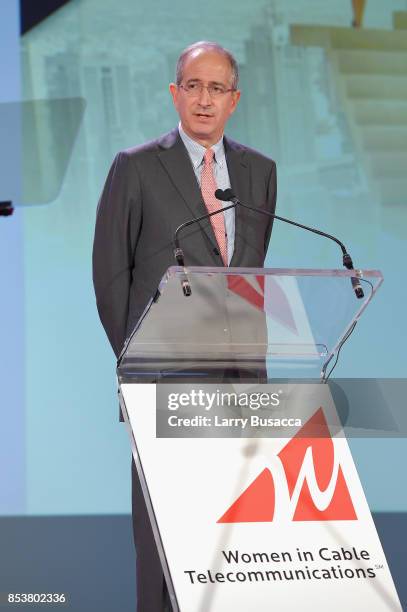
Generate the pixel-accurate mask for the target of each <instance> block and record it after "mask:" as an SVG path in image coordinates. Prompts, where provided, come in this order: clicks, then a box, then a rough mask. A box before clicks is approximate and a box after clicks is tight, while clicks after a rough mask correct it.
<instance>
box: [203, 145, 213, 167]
mask: <svg viewBox="0 0 407 612" xmlns="http://www.w3.org/2000/svg"><path fill="white" fill-rule="evenodd" d="M214 155H215V152H214V150H213V149H206V151H205V155H204V163H205V164H211V163H212V160H213V156H214Z"/></svg>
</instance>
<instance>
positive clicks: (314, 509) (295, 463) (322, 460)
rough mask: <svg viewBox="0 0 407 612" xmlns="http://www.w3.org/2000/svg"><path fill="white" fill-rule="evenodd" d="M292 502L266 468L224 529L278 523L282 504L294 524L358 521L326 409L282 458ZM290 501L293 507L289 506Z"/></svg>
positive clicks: (233, 509) (222, 520)
mask: <svg viewBox="0 0 407 612" xmlns="http://www.w3.org/2000/svg"><path fill="white" fill-rule="evenodd" d="M278 459H279V462H280V465H281V467H282V470H283V474H284V478H283V481H284V486H285V487H286V492H287V493H288V496H285V497H284V499H283V500H281V499H280V496H279V495H278V492H277V487H276V486H275V478H274V477H273V473H272V470H270V469H269V468H265V469H264V470H263V471H262V472H261V473H260V474H259V475H258V476H257V478H255V480H254V481H253V482H252V483H251V484H250V485H249V486H248V487H247V488H246V489H245V490H244V491H243V493H242V494H241V495H240V496H239V497H238V498H237V499H236V500H235V501H234V502H233V504H232V505H231V506H230V507H229V508H228V510H227V511H226V512H225V513H224V514H223V515H222V516H221V517H220V519H219V520H218V521H217V522H218V523H254V522H257V523H265V522H272V521H273V520H274V517H275V514H276V508H277V505H278V504H281V503H284V504H286V503H287V506H288V507H285V508H284V514H285V515H286V516H289V517H290V520H291V521H355V520H357V516H356V512H355V509H354V506H353V502H352V499H351V495H350V492H349V489H348V486H347V483H346V480H345V477H344V474H343V471H342V468H341V465H340V461H339V459H338V456H337V454H336V453H335V446H334V443H333V440H332V438H331V435H330V431H329V428H328V425H327V422H326V419H325V416H324V412H323V410H322V408H320V409H319V410H317V411H316V412H315V414H314V415H313V416H312V417H311V418H310V419H309V420H308V421H307V422H306V423H305V425H304V426H303V427H302V428H301V429H300V430H299V431H298V433H297V434H296V435H295V436H294V437H293V438H292V439H291V440H290V441H289V442H288V443H287V444H286V445H285V446H284V447H283V448H282V450H281V451H280V452H279V453H278ZM287 499H288V502H286V500H287Z"/></svg>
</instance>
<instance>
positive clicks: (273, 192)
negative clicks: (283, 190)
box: [264, 162, 277, 254]
mask: <svg viewBox="0 0 407 612" xmlns="http://www.w3.org/2000/svg"><path fill="white" fill-rule="evenodd" d="M276 200H277V169H276V164H275V163H274V162H273V163H272V166H271V171H270V175H269V179H268V187H267V210H268V212H271V213H273V214H274V213H275V212H276ZM273 221H274V219H270V220H269V222H268V225H267V230H266V234H265V237H264V253H265V254H266V253H267V249H268V245H269V242H270V236H271V230H272V229H273Z"/></svg>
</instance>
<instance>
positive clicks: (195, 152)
mask: <svg viewBox="0 0 407 612" xmlns="http://www.w3.org/2000/svg"><path fill="white" fill-rule="evenodd" d="M178 131H179V135H180V136H181V139H182V142H183V143H184V145H185V147H186V149H187V151H188V153H189V157H190V158H191V161H192V165H193V166H194V168H195V170H196V169H197V168H198V167H199V166H200V165H201V164H202V162H203V157H204V155H205V151H206V149H205V147H204V146H202V145H201V144H199V142H196V140H194V139H193V138H191V137H190V136H188V134H187V133H186V132H185V130H184V129H183V128H182V125H181V122H179V124H178ZM211 149H212V150H213V152H214V154H215V155H214V160H215V161H216V163H217V164H218V165H219V166H220V167H221V168H222V167H223V165H224V164H225V162H226V160H225V147H224V146H223V136H222V137H221V138H220V139H219V140H218V142H216V143H215V144H214V145H212V146H211Z"/></svg>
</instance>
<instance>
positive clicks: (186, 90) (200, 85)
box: [178, 83, 237, 98]
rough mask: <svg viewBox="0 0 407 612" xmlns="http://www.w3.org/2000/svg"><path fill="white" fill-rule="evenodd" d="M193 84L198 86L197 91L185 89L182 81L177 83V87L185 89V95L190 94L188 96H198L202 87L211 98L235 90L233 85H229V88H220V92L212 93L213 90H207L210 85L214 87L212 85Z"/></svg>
mask: <svg viewBox="0 0 407 612" xmlns="http://www.w3.org/2000/svg"><path fill="white" fill-rule="evenodd" d="M194 84H196V85H197V86H198V89H199V91H196V92H191V91H190V90H188V89H187V86H186V85H183V84H182V83H181V84H180V85H178V87H179V88H180V89H183V90H184V91H185V93H186V95H187V96H190V97H198V96H200V95H201V94H202V92H203V90H204V89H206V91H207V92H208V95H209V96H210V97H211V98H220V97H222V96H224V95H225V94H227V93H229V92H231V91H237V90H236V88H235V87H230V88H229V89H225V90H222V91H221V92H219V93H217V94H214V93H213V92H212V93H211V92H210V91H209V88H210V87H214V85H204V84H203V83H194Z"/></svg>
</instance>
